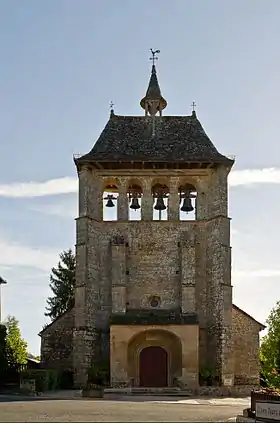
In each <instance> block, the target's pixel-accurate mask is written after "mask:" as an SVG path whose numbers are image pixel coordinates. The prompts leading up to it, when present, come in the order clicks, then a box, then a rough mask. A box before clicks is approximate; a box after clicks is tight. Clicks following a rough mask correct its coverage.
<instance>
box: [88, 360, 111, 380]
mask: <svg viewBox="0 0 280 423" xmlns="http://www.w3.org/2000/svg"><path fill="white" fill-rule="evenodd" d="M108 382H109V365H108V363H107V361H103V360H100V361H97V362H95V363H93V365H92V366H91V368H90V369H89V371H88V384H93V385H98V386H104V385H107V384H108Z"/></svg>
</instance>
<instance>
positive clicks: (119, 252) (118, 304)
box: [112, 243, 126, 313]
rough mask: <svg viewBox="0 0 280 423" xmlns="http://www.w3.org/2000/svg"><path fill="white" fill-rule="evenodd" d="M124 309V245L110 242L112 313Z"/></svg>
mask: <svg viewBox="0 0 280 423" xmlns="http://www.w3.org/2000/svg"><path fill="white" fill-rule="evenodd" d="M125 311H126V246H125V244H124V243H123V244H117V243H114V244H112V313H125Z"/></svg>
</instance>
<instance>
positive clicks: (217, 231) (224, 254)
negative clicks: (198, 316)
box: [207, 217, 234, 386]
mask: <svg viewBox="0 0 280 423" xmlns="http://www.w3.org/2000/svg"><path fill="white" fill-rule="evenodd" d="M210 230H211V233H210V234H209V236H208V266H207V267H208V269H207V273H208V275H209V276H208V278H209V279H208V292H207V297H208V325H209V327H208V353H209V359H208V362H209V365H210V366H211V367H212V368H213V370H215V371H216V372H217V375H219V377H220V380H221V383H222V385H227V386H230V385H232V384H233V383H234V356H233V347H232V286H231V250H230V247H229V219H228V218H224V217H219V218H216V219H213V221H212V222H211V228H210Z"/></svg>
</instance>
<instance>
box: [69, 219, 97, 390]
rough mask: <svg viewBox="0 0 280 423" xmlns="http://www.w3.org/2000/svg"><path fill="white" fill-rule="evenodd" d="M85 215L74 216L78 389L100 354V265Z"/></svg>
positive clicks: (92, 231)
mask: <svg viewBox="0 0 280 423" xmlns="http://www.w3.org/2000/svg"><path fill="white" fill-rule="evenodd" d="M92 224H93V222H92V221H91V220H89V219H88V217H86V216H84V217H80V218H79V219H77V241H76V286H75V306H74V307H75V322H74V329H73V368H74V383H75V386H76V387H77V389H80V388H83V387H84V386H85V384H86V382H87V373H88V369H89V368H90V366H91V364H92V362H93V361H94V360H97V359H98V358H99V357H98V355H99V351H98V347H99V343H98V333H97V330H96V327H95V316H96V311H97V309H98V305H99V297H100V295H99V285H98V284H99V267H98V255H97V254H96V250H95V245H99V244H98V237H97V233H96V232H95V231H94V227H93V226H92Z"/></svg>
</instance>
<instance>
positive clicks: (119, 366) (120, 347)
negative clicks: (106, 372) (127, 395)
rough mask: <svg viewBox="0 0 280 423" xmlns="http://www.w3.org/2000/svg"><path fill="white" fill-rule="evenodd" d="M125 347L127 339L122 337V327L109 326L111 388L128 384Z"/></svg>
mask: <svg viewBox="0 0 280 423" xmlns="http://www.w3.org/2000/svg"><path fill="white" fill-rule="evenodd" d="M127 347H128V345H127V340H126V339H125V337H122V328H121V327H120V326H114V325H113V326H111V330H110V369H111V386H112V387H113V388H123V387H127V386H128V385H129V379H128V355H127Z"/></svg>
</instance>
